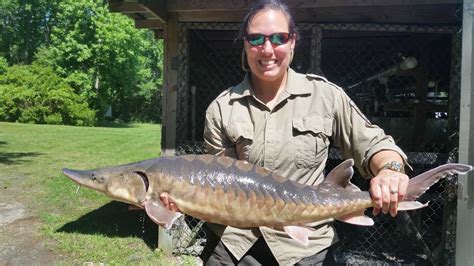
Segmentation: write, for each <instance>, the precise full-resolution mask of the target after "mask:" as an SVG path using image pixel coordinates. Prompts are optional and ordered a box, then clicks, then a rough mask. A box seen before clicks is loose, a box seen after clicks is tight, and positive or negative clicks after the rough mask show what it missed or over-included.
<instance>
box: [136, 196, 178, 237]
mask: <svg viewBox="0 0 474 266" xmlns="http://www.w3.org/2000/svg"><path fill="white" fill-rule="evenodd" d="M144 205H145V210H146V213H147V214H148V216H149V217H150V219H151V220H153V222H155V223H157V224H158V225H160V226H162V227H164V228H165V229H166V230H169V229H170V228H171V226H172V225H173V223H174V221H175V220H176V219H178V217H180V216H181V215H182V213H179V212H173V211H170V210H168V209H167V208H165V207H164V206H163V204H161V201H160V200H153V199H149V200H147V201H146V202H145V204H144Z"/></svg>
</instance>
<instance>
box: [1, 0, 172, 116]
mask: <svg viewBox="0 0 474 266" xmlns="http://www.w3.org/2000/svg"><path fill="white" fill-rule="evenodd" d="M162 47H163V43H162V42H160V41H157V40H155V39H154V37H153V34H152V32H150V31H147V30H137V29H135V27H134V23H133V21H132V20H131V19H129V18H127V17H125V16H123V15H121V14H117V13H110V12H109V10H108V7H107V1H97V0H76V1H70V0H60V1H57V0H3V1H0V56H1V55H3V56H4V57H5V58H6V59H7V62H8V63H9V64H10V65H14V64H18V63H21V64H31V63H32V62H33V61H35V62H37V63H38V64H40V65H44V66H47V67H50V68H52V69H53V70H54V71H55V72H56V73H57V74H58V75H59V77H60V78H62V79H63V80H64V81H65V82H67V84H69V86H71V87H72V88H73V90H74V93H75V94H77V95H79V97H80V98H81V99H85V101H87V103H88V105H89V107H90V108H92V109H93V110H95V111H96V113H97V116H98V118H99V119H101V118H102V117H103V115H104V114H105V112H106V110H107V109H108V107H109V106H111V107H112V111H113V112H112V114H113V118H114V119H120V120H122V121H132V120H133V121H150V122H159V121H160V118H161V87H162V83H163V82H162V77H161V76H162V66H161V65H162V57H163V49H162ZM1 71H2V63H1V61H0V73H1ZM0 119H1V118H0ZM44 120H45V121H46V119H44ZM47 120H48V121H51V123H56V122H58V121H60V119H59V118H58V116H51V117H49V118H48V119H47Z"/></svg>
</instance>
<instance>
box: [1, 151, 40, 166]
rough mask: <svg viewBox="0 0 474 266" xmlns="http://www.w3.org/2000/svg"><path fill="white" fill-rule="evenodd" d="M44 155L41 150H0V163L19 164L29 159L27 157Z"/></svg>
mask: <svg viewBox="0 0 474 266" xmlns="http://www.w3.org/2000/svg"><path fill="white" fill-rule="evenodd" d="M41 155H44V153H41V152H0V164H8V165H11V164H21V163H24V162H27V161H29V160H28V159H26V158H28V157H37V156H41Z"/></svg>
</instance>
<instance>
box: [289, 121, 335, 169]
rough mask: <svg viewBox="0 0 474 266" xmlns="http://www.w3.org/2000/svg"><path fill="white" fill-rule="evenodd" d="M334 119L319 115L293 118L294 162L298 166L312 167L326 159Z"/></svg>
mask: <svg viewBox="0 0 474 266" xmlns="http://www.w3.org/2000/svg"><path fill="white" fill-rule="evenodd" d="M331 135H332V120H331V119H330V118H322V117H320V116H317V115H310V116H305V117H299V118H295V119H293V142H294V147H295V153H294V155H295V156H294V162H295V165H296V167H298V168H312V167H315V166H317V165H318V164H320V163H321V162H322V161H323V160H324V159H326V157H327V154H328V147H329V144H330V137H331Z"/></svg>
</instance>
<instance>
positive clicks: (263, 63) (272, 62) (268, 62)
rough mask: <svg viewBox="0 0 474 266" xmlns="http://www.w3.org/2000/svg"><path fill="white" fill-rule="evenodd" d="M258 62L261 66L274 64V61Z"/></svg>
mask: <svg viewBox="0 0 474 266" xmlns="http://www.w3.org/2000/svg"><path fill="white" fill-rule="evenodd" d="M260 62H261V63H262V65H271V64H275V60H260Z"/></svg>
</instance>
